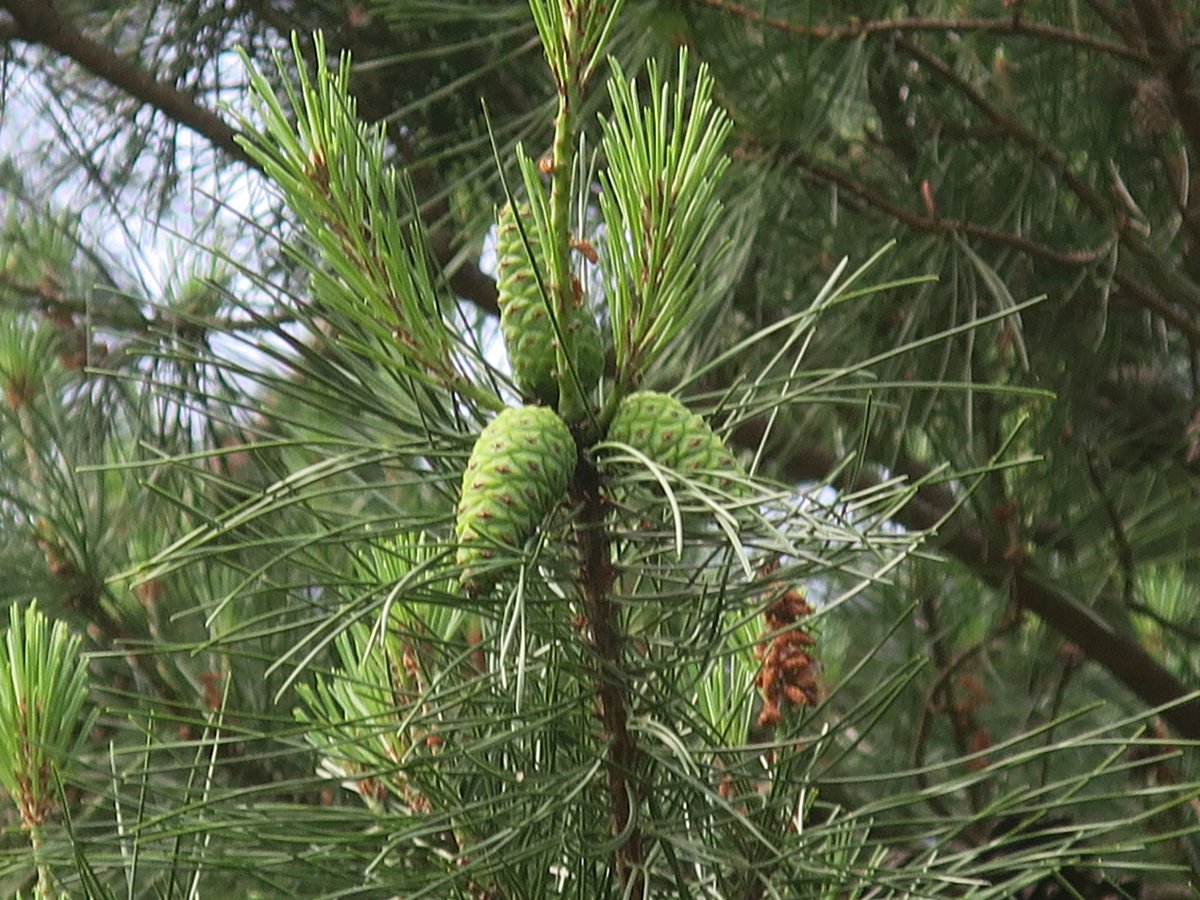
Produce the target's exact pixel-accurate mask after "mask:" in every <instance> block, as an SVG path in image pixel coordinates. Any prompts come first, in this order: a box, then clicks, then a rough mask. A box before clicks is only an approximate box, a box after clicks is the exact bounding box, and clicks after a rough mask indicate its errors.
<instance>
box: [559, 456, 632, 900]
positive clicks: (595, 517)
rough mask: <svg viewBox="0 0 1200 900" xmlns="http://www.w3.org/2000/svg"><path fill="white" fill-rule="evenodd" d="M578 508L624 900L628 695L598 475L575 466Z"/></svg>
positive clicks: (628, 833)
mask: <svg viewBox="0 0 1200 900" xmlns="http://www.w3.org/2000/svg"><path fill="white" fill-rule="evenodd" d="M572 492H573V494H574V499H575V500H576V502H579V503H581V504H582V510H581V512H580V519H579V521H580V527H579V528H578V530H577V531H576V539H577V541H578V544H579V550H580V556H581V558H582V566H581V571H580V584H581V586H582V589H583V600H584V608H585V610H586V614H587V622H588V627H589V630H590V632H591V641H592V649H593V651H594V652H595V661H596V692H597V697H598V700H599V705H600V718H601V721H602V722H603V725H604V734H605V737H606V738H607V739H608V741H609V745H608V793H609V805H610V807H611V810H612V831H613V835H614V836H616V835H621V834H624V835H625V840H624V841H623V842H622V843H621V845H620V846H619V847H618V848H617V849H616V851H615V853H616V871H617V877H618V879H619V880H620V882H621V887H622V890H623V891H624V894H625V896H627V897H640V896H642V894H643V884H642V882H643V879H644V875H643V872H642V862H643V859H644V855H643V847H642V835H641V830H640V828H639V826H638V823H637V815H638V813H637V808H638V806H639V804H640V800H639V793H640V791H639V788H638V785H637V781H636V771H637V765H638V757H639V755H640V754H639V751H638V748H637V744H636V743H635V741H634V738H633V735H632V734H631V733H630V731H629V702H628V696H629V692H628V689H627V688H626V685H625V679H624V664H623V661H622V639H621V632H620V629H619V626H618V624H617V612H618V610H617V607H616V604H614V603H613V601H612V597H611V589H612V582H613V569H612V561H611V556H610V550H609V541H608V535H607V532H606V530H605V525H604V512H605V511H604V501H603V499H602V497H601V494H600V477H599V473H598V472H597V471H596V470H595V468H593V467H592V466H591V465H590V464H589V463H586V462H584V463H581V464H580V466H579V467H578V469H577V471H576V477H575V483H574V485H573V488H572Z"/></svg>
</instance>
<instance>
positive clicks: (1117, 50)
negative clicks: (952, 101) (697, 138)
mask: <svg viewBox="0 0 1200 900" xmlns="http://www.w3.org/2000/svg"><path fill="white" fill-rule="evenodd" d="M691 2H692V3H693V5H696V6H707V7H709V8H710V9H717V10H720V11H722V12H726V13H729V14H731V15H734V16H737V17H738V18H740V19H744V20H745V21H747V22H753V23H755V24H756V25H762V26H765V27H767V28H771V29H773V30H775V31H782V32H784V33H786V34H794V35H796V36H798V37H804V38H811V39H813V40H819V41H856V40H858V39H860V38H863V37H874V36H879V35H883V36H887V37H890V36H892V35H894V34H897V33H899V32H935V33H950V32H953V33H955V34H964V33H967V32H979V33H983V34H1003V35H1014V36H1018V37H1034V38H1039V39H1042V40H1047V41H1051V42H1054V43H1057V44H1069V45H1071V46H1076V47H1083V48H1085V49H1088V50H1095V51H1098V52H1100V53H1107V54H1110V55H1112V56H1118V57H1121V58H1122V59H1128V60H1130V61H1131V62H1136V63H1138V64H1140V65H1148V64H1149V62H1150V61H1149V60H1148V59H1147V58H1146V56H1145V54H1144V53H1142V52H1141V51H1139V50H1138V49H1137V48H1134V47H1130V46H1128V45H1126V44H1119V43H1117V42H1115V41H1108V40H1105V39H1104V38H1101V37H1097V36H1095V35H1092V34H1087V33H1086V32H1082V31H1075V30H1073V29H1070V28H1062V27H1059V26H1056V25H1046V24H1044V23H1041V22H1030V21H1028V20H1027V19H1025V17H1024V16H1022V15H1021V14H1020V13H1019V12H1017V13H1015V14H1014V15H1012V16H999V17H996V18H965V19H934V18H925V17H911V18H900V19H877V20H868V21H852V22H848V23H846V24H844V25H830V24H826V23H818V24H815V25H803V24H801V23H799V22H792V21H789V20H787V19H782V18H778V17H775V16H769V15H766V14H765V13H762V12H759V11H758V10H754V9H750V8H749V7H746V6H743V5H742V4H740V3H733V2H731V0H691Z"/></svg>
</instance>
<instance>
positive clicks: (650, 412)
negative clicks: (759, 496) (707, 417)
mask: <svg viewBox="0 0 1200 900" xmlns="http://www.w3.org/2000/svg"><path fill="white" fill-rule="evenodd" d="M606 440H610V441H620V442H621V443H623V444H628V445H629V446H630V447H633V448H634V449H635V450H639V451H641V452H642V453H644V454H646V456H647V457H649V458H650V459H651V460H653V461H654V462H655V463H657V464H658V465H660V466H663V467H664V468H667V469H670V470H671V471H673V472H678V473H680V474H682V475H688V476H693V475H697V474H699V475H701V478H700V480H702V481H708V482H709V483H716V484H718V485H720V486H721V487H728V486H729V485H730V484H731V483H732V482H731V481H730V479H728V478H724V477H720V476H710V477H708V478H704V477H703V473H706V472H727V473H729V474H733V475H737V474H740V473H741V467H740V466H738V464H737V460H735V459H734V458H733V454H731V453H730V452H729V448H728V447H726V446H725V443H724V442H723V441H722V440H721V439H720V438H719V437H717V435H716V434H714V433H713V430H712V429H711V428H710V427H709V426H708V423H707V422H705V421H704V420H703V419H702V418H700V416H698V415H696V414H695V413H694V412H692V411H691V410H689V409H688V408H687V407H686V406H684V405H683V404H682V403H680V402H679V401H678V400H676V399H675V398H674V397H669V396H667V395H666V394H660V393H657V392H656V391H639V392H638V393H636V394H630V395H629V396H628V397H626V398H625V399H624V400H622V401H621V405H620V406H618V407H617V412H616V415H614V416H613V420H612V422H611V423H610V424H609V426H608V435H607V438H606Z"/></svg>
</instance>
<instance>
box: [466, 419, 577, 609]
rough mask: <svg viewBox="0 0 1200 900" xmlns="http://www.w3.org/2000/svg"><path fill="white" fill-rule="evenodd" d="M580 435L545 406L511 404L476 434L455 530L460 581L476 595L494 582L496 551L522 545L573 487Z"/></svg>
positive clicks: (469, 591)
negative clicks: (569, 486) (576, 445)
mask: <svg viewBox="0 0 1200 900" xmlns="http://www.w3.org/2000/svg"><path fill="white" fill-rule="evenodd" d="M575 460H576V453H575V439H574V438H573V437H572V436H571V432H570V430H569V429H568V428H567V426H566V424H565V423H564V422H563V420H562V419H560V418H559V417H558V414H557V413H555V412H554V411H553V410H551V409H548V408H546V407H544V406H523V407H520V408H514V407H509V408H508V409H505V410H504V411H503V412H501V413H500V415H498V416H496V418H495V419H493V420H492V421H491V422H490V423H489V424H488V426H487V427H486V428H484V429H483V432H482V433H481V434H480V435H479V439H478V440H477V441H476V442H475V446H474V447H473V448H472V449H471V457H470V459H469V460H468V461H467V468H466V471H465V472H464V473H463V481H462V496H461V498H460V499H459V502H458V518H457V520H456V521H455V525H454V534H455V537H456V538H457V540H458V544H459V547H458V560H457V561H458V565H459V568H460V569H461V573H460V576H459V581H460V583H461V584H462V585H463V587H464V588H465V589H466V591H467V593H468V594H471V595H472V596H473V595H475V594H478V593H479V592H480V591H482V590H485V589H486V588H487V587H489V586H491V585H492V584H493V583H494V582H495V579H496V575H497V568H498V567H499V566H498V565H496V564H492V565H489V560H492V559H493V558H494V557H496V556H497V555H499V554H498V551H507V552H508V553H509V554H511V553H512V552H513V551H516V550H517V549H519V548H520V546H521V544H523V543H524V541H525V539H526V538H527V537H529V535H530V534H531V533H532V532H533V530H534V529H535V528H536V527H537V525H538V523H539V522H540V521H541V520H542V519H543V518H544V517H545V515H546V513H548V512H549V511H550V510H551V509H552V508H553V507H554V504H555V503H557V502H558V501H559V499H560V498H561V497H562V496H563V494H564V493H565V492H566V490H567V485H568V484H569V483H570V481H571V474H572V473H573V472H574V471H575Z"/></svg>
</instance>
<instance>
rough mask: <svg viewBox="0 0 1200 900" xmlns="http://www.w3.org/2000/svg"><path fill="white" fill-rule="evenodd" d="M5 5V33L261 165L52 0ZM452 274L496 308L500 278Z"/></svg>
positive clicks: (446, 238)
mask: <svg viewBox="0 0 1200 900" xmlns="http://www.w3.org/2000/svg"><path fill="white" fill-rule="evenodd" d="M0 8H3V9H6V10H8V12H9V13H10V14H11V15H12V17H13V22H12V23H11V26H10V27H8V28H2V27H0V39H3V38H8V39H12V38H18V39H20V40H23V41H26V42H27V43H31V44H40V45H42V46H44V47H47V48H49V49H51V50H54V51H56V52H58V53H60V54H62V55H63V56H65V57H67V58H68V59H71V60H72V61H74V62H75V63H76V64H78V65H79V66H80V67H82V68H83V69H86V70H87V71H88V72H91V73H92V74H93V75H95V76H97V77H98V78H100V79H101V80H102V81H104V82H105V83H107V84H110V85H112V86H113V87H115V88H117V89H119V90H121V91H123V92H125V93H126V94H128V95H129V96H131V97H133V98H135V99H137V100H140V101H141V102H142V103H144V104H146V105H148V106H149V107H151V108H152V109H154V110H156V111H157V112H158V113H160V114H161V115H163V116H165V117H166V118H167V119H169V120H170V121H172V122H175V123H177V124H180V125H183V126H185V127H187V128H189V129H191V130H192V131H193V132H195V133H196V134H198V135H199V136H200V137H202V138H204V139H205V140H207V141H208V142H209V143H210V144H212V145H213V146H214V147H217V148H218V149H220V150H222V151H224V152H225V153H227V154H229V155H230V156H231V157H232V158H233V159H236V160H237V161H238V162H240V163H242V164H244V165H247V166H249V167H250V168H252V169H258V168H259V166H258V164H257V163H256V162H255V161H254V160H253V159H251V158H250V156H249V155H247V153H246V152H245V150H243V149H242V147H241V145H240V144H239V143H238V140H237V138H238V133H239V132H238V131H237V129H235V128H233V127H232V126H231V125H229V123H227V122H226V121H225V120H224V119H222V118H221V117H220V116H219V115H217V114H216V113H214V112H213V111H212V110H210V109H207V108H205V107H203V106H201V105H200V104H199V103H197V102H196V100H195V99H194V98H192V97H190V96H188V95H187V94H186V93H184V92H183V91H180V90H178V89H177V88H175V87H174V86H173V85H170V84H167V83H166V82H163V81H159V80H158V79H156V78H155V77H154V76H153V75H152V74H151V73H149V72H147V71H146V70H145V69H142V68H140V67H139V66H138V65H137V64H135V63H132V62H130V61H129V60H126V59H123V58H122V57H120V56H118V55H117V54H116V53H114V52H113V51H112V50H110V49H109V48H107V47H105V46H104V45H102V44H100V43H98V42H96V41H94V40H92V39H91V38H89V37H87V36H86V35H85V34H84V33H83V32H82V31H80V30H79V29H78V28H76V27H75V25H74V24H73V23H71V22H70V20H68V19H67V18H65V17H64V16H63V15H61V14H60V13H59V12H58V11H57V10H56V9H55V7H54V6H53V5H52V4H49V3H44V2H41V0H2V2H0ZM6 32H7V33H6ZM430 243H431V246H432V249H433V250H434V252H435V255H436V257H437V259H438V260H439V261H440V262H441V263H442V264H443V265H444V264H446V263H447V262H449V261H450V260H451V258H452V257H453V255H454V248H453V246H452V240H451V237H450V234H449V232H448V231H446V230H445V229H441V230H439V231H437V232H436V233H435V234H434V235H433V236H432V237H431V240H430ZM447 280H448V282H449V284H450V287H451V289H452V290H454V291H455V293H456V294H458V295H459V296H460V297H463V298H464V299H466V300H469V301H471V302H473V303H475V304H476V305H477V306H479V307H480V308H482V309H484V310H486V311H488V312H495V311H496V310H497V306H496V288H495V284H494V282H493V281H492V279H490V278H489V277H487V276H486V275H484V274H483V272H482V271H480V270H479V268H478V266H476V265H474V264H471V263H467V262H464V263H461V264H460V265H459V266H458V268H457V269H456V270H455V271H454V272H452V273H450V274H449V276H448V279H447Z"/></svg>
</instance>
